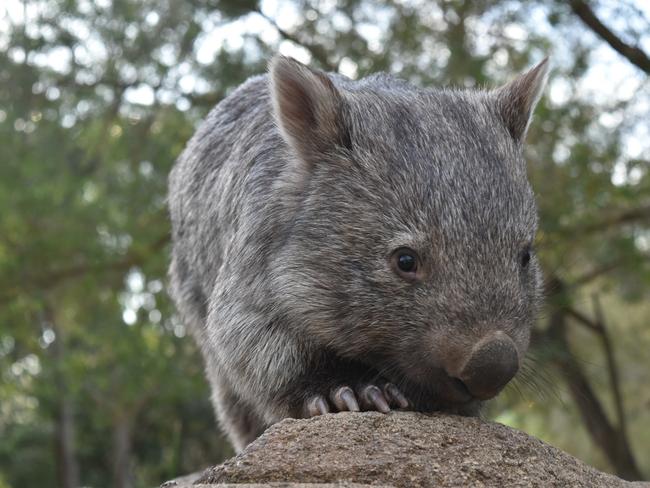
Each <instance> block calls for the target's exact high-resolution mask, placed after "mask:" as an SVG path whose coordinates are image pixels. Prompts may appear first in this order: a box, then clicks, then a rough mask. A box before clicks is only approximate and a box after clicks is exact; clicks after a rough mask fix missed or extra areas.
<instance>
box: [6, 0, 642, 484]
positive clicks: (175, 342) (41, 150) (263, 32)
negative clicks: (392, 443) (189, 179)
mask: <svg viewBox="0 0 650 488" xmlns="http://www.w3.org/2000/svg"><path fill="white" fill-rule="evenodd" d="M8 5H9V7H8V10H7V13H6V14H5V16H4V18H3V20H0V26H2V28H0V47H1V48H2V49H0V156H1V159H2V162H3V164H1V165H0V209H2V210H3V211H2V212H0V303H2V307H1V308H0V371H2V381H1V382H0V438H2V439H3V442H2V444H1V445H0V486H3V483H4V485H7V486H32V485H38V486H48V485H51V484H53V482H52V480H54V479H57V480H58V482H57V484H58V485H60V486H66V487H67V486H77V485H78V484H79V483H81V484H84V485H93V486H106V485H109V484H112V485H113V486H145V485H146V486H149V485H151V484H154V483H157V482H160V481H162V480H164V479H166V478H171V477H173V476H175V475H178V474H181V473H182V472H187V471H191V470H194V469H198V468H199V467H200V466H202V465H207V464H214V463H215V462H217V461H218V460H219V459H221V458H223V457H224V456H226V455H227V453H228V451H227V448H226V447H225V446H224V444H223V441H222V439H221V438H220V437H219V436H218V435H217V434H216V432H217V431H216V427H215V426H214V421H213V419H212V412H211V407H210V404H209V391H208V388H207V386H206V384H205V382H204V380H203V377H202V371H201V369H202V365H201V362H200V359H199V356H198V355H197V354H196V351H195V348H194V346H193V344H192V342H191V341H190V340H188V338H187V337H185V330H184V328H183V326H182V324H180V323H179V322H178V320H177V318H175V316H174V312H173V308H172V307H171V305H170V303H169V300H168V298H167V297H166V294H165V292H164V284H165V273H166V266H167V244H168V239H169V237H168V232H169V227H168V221H167V215H166V208H165V193H166V177H167V173H168V171H169V169H170V167H171V165H172V163H173V161H174V158H175V157H176V156H177V155H178V154H179V153H180V151H181V150H182V148H183V146H184V144H185V142H186V141H187V140H188V139H189V137H190V136H191V134H192V132H193V130H194V128H195V126H196V124H197V123H198V122H199V120H200V119H201V118H202V117H203V116H204V115H205V114H206V113H207V111H208V110H209V109H210V108H211V106H212V105H213V104H214V103H216V102H217V101H219V100H220V99H221V98H223V96H224V95H225V94H226V93H228V91H229V90H231V89H232V88H233V87H234V86H236V85H237V84H239V83H240V82H241V81H243V80H244V79H246V78H247V77H248V76H249V75H252V74H255V73H260V72H262V71H264V69H265V64H266V60H267V59H268V58H269V56H270V55H271V53H273V52H276V51H277V50H281V51H283V52H285V53H289V54H292V55H294V56H297V57H299V58H300V59H301V60H303V61H310V62H311V63H312V64H314V65H316V66H320V67H322V68H326V69H330V70H335V71H340V72H342V73H344V74H346V75H348V76H356V77H361V76H364V75H366V74H369V73H371V72H375V71H380V70H384V71H391V72H393V73H395V74H397V75H399V76H401V77H403V78H407V79H409V80H411V81H413V82H414V83H417V84H420V85H422V86H426V85H432V84H436V85H452V84H453V85H461V86H484V85H488V84H489V85H495V84H498V83H501V82H503V81H505V80H507V79H509V78H510V77H511V76H512V75H513V73H515V72H517V71H521V70H522V69H524V68H526V67H528V66H531V65H532V64H533V63H534V61H536V60H539V59H541V57H543V56H544V55H545V54H548V53H551V55H552V58H553V62H554V64H555V67H554V70H553V74H552V77H551V80H550V87H549V93H550V96H547V97H546V98H545V99H544V100H543V101H542V103H541V105H540V106H539V108H538V111H537V113H536V120H535V122H534V123H533V126H532V128H531V132H530V133H529V140H528V143H529V146H528V150H527V151H528V152H527V156H528V159H529V161H530V176H531V179H532V181H533V187H534V188H535V190H536V192H537V193H538V196H539V205H540V215H541V232H540V236H539V239H538V243H537V249H538V252H539V254H540V256H541V258H542V260H543V263H544V268H545V270H546V276H547V281H548V284H547V290H548V295H549V305H548V307H547V310H546V311H545V313H544V314H543V317H542V318H541V320H540V324H539V329H538V332H537V333H536V338H538V339H539V341H538V343H537V344H536V347H535V349H534V351H533V353H534V356H535V358H537V359H536V361H535V362H531V364H530V365H529V367H528V369H527V371H525V372H524V374H523V375H521V380H520V387H521V389H522V390H523V391H524V393H523V397H520V396H517V395H505V396H504V397H503V398H502V399H501V400H500V401H499V402H497V403H498V404H497V405H495V408H494V412H495V415H499V417H498V418H499V419H501V420H503V421H508V422H510V423H514V424H516V425H518V426H521V427H523V428H524V429H526V430H527V431H529V432H531V433H535V434H537V435H539V436H541V437H543V438H546V439H547V440H549V441H551V442H552V443H553V444H556V445H558V446H560V447H563V448H565V449H567V450H569V451H570V452H574V453H576V454H578V455H580V456H581V457H583V458H585V459H586V460H587V461H589V462H591V463H593V464H596V465H597V466H599V467H601V468H602V467H608V468H609V469H612V470H614V471H616V472H617V473H619V474H620V475H621V476H625V477H628V478H641V477H642V475H643V474H644V473H645V474H646V475H647V474H648V473H649V472H650V465H648V464H647V463H648V461H647V460H645V459H644V458H643V457H642V456H641V455H640V453H641V451H639V449H640V446H643V443H644V442H650V425H649V419H648V418H647V416H645V415H644V411H645V410H644V408H643V406H644V405H645V404H647V402H648V401H650V392H648V391H646V389H642V388H639V385H643V384H645V382H646V381H647V379H648V370H650V368H648V366H649V365H648V363H647V358H646V356H645V354H644V353H643V352H642V351H645V350H646V349H647V346H648V342H649V341H650V337H648V335H647V332H646V330H645V327H644V325H645V322H644V317H646V316H647V314H648V313H650V310H648V306H647V305H646V304H645V303H644V300H645V302H646V303H647V297H648V294H649V290H650V266H649V264H648V262H649V259H648V258H649V257H650V230H649V224H650V199H649V195H650V176H648V173H649V171H648V169H649V166H650V165H649V161H648V159H647V156H645V154H649V153H650V151H649V148H648V142H647V141H648V140H650V138H648V137H647V130H648V126H647V122H646V123H644V121H646V120H647V103H648V101H649V100H650V94H649V93H648V84H647V77H646V74H647V66H646V62H645V61H644V56H645V59H646V60H647V55H646V53H644V51H643V48H642V46H643V45H644V44H643V42H647V38H648V32H649V30H648V29H647V26H648V22H647V10H646V11H643V10H640V8H641V4H639V3H636V4H634V3H632V2H617V3H616V5H615V6H614V5H611V4H607V3H605V2H603V3H599V2H589V3H587V2H581V1H571V2H551V1H547V2H544V1H542V0H539V1H533V2H526V3H521V4H518V3H514V2H508V1H505V0H491V1H489V2H468V1H461V0H445V1H440V2H428V1H424V0H413V1H410V2H403V1H397V0H395V1H388V2H374V1H370V0H342V1H340V2H336V3H333V2H318V1H316V0H287V1H285V2H281V3H279V4H278V9H277V10H273V9H272V8H271V7H270V5H269V4H267V3H265V2H258V1H255V0H246V1H237V0H214V1H210V2H207V1H205V0H184V1H182V2H179V1H172V0H166V1H163V2H154V1H153V0H143V1H135V0H103V1H101V2H86V1H83V0H25V1H24V2H22V3H18V2H16V1H11V2H9V3H8ZM644 16H645V17H644ZM592 30H593V32H594V34H593V35H589V33H591V32H592ZM642 41H643V42H642ZM609 46H611V47H612V48H613V49H614V50H615V51H609ZM616 53H619V54H616ZM609 54H611V55H612V56H617V57H612V56H609ZM608 56H609V58H608V59H609V60H610V61H608V62H612V63H617V64H616V65H615V66H616V71H610V72H608V78H604V77H602V76H600V78H599V76H598V70H599V69H600V68H601V67H602V66H603V63H604V61H603V58H607V57H608ZM626 70H627V71H626ZM619 71H620V72H621V73H625V74H626V76H625V77H624V80H623V81H624V82H625V83H624V85H623V87H622V89H621V90H618V91H617V90H615V89H613V88H612V85H611V80H610V79H609V78H612V77H614V75H615V74H617V73H618V72H619ZM594 72H596V75H594ZM619 78H620V77H619ZM594 79H597V80H598V83H599V84H600V85H599V86H598V89H596V90H594V89H591V88H589V86H590V83H591V84H593V83H594V81H593V80H594ZM644 104H645V106H644ZM644 107H645V108H644ZM593 295H596V296H597V297H598V299H597V303H598V306H594V305H593V303H596V302H594V301H593V299H592V296H593ZM577 357H586V358H589V360H590V361H591V362H598V363H601V364H603V367H602V368H600V369H599V368H596V367H594V366H593V365H592V364H590V363H589V362H584V361H581V360H580V359H577ZM602 377H606V378H608V381H607V382H603V381H600V380H599V379H600V378H602ZM549 381H550V382H551V383H552V385H551V386H549V385H548V384H547V383H548V382H549ZM527 384H529V386H530V387H527V386H526V385H527ZM547 390H550V394H549V395H547V396H543V395H542V396H541V397H538V396H537V395H538V393H539V392H540V391H541V393H542V394H544V392H545V391H547ZM554 395H556V396H557V398H556V396H554ZM644 402H645V403H644ZM497 412H498V413H497ZM579 422H581V423H582V424H583V425H584V428H583V429H582V430H579V431H577V432H575V431H574V430H573V429H568V428H567V427H566V426H574V425H577V424H578V423H579ZM556 426H557V427H556ZM567 431H570V432H571V435H567V433H566V432H567ZM588 439H592V442H589V441H588ZM23 459H26V460H28V461H29V462H23V461H22V460H23ZM31 466H38V467H39V469H31V468H30V467H31ZM55 475H56V476H55Z"/></svg>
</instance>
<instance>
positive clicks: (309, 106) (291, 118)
mask: <svg viewBox="0 0 650 488" xmlns="http://www.w3.org/2000/svg"><path fill="white" fill-rule="evenodd" d="M269 73H270V78H271V98H272V100H273V112H274V114H275V118H276V120H277V123H278V126H279V128H280V131H281V133H282V136H283V137H284V139H285V141H286V142H287V143H288V144H289V146H291V147H292V148H293V149H294V150H295V151H296V152H297V153H298V155H299V156H300V157H301V159H302V160H303V161H305V162H307V163H308V164H314V163H315V162H316V161H317V159H318V155H319V154H322V153H323V152H326V151H327V150H329V149H331V148H332V147H333V146H343V147H348V148H349V146H350V138H349V135H348V132H347V130H346V127H345V124H344V122H343V116H342V115H343V103H344V102H343V98H342V96H341V94H340V93H339V91H338V90H337V89H336V87H335V86H334V84H333V83H332V81H331V80H330V79H329V77H328V76H327V75H326V74H325V73H323V72H322V71H314V70H311V69H309V68H307V67H306V66H304V65H303V64H301V63H299V62H298V61H295V60H293V59H291V58H287V57H284V56H276V57H274V58H273V59H272V60H271V62H270V64H269Z"/></svg>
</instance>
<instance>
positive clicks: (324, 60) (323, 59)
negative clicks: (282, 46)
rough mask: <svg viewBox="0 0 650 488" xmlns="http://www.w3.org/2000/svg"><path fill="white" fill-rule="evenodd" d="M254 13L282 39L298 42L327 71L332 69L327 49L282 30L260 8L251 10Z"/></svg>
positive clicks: (333, 67)
mask: <svg viewBox="0 0 650 488" xmlns="http://www.w3.org/2000/svg"><path fill="white" fill-rule="evenodd" d="M253 12H255V13H256V14H258V15H260V16H261V17H262V18H264V20H266V21H267V22H268V23H269V24H271V25H272V26H273V27H274V28H275V30H277V31H278V34H280V35H281V36H282V37H283V38H284V39H286V40H287V41H291V42H293V43H294V44H298V45H299V46H302V47H304V48H305V49H307V51H309V53H310V54H311V55H312V56H313V57H314V59H316V60H317V61H318V62H319V63H320V64H321V66H322V67H323V68H324V69H326V70H328V71H334V70H335V66H333V65H332V64H331V63H330V62H329V59H328V57H327V51H325V49H323V47H322V46H319V45H318V44H313V43H310V42H307V41H304V40H301V39H299V38H298V37H297V36H295V35H293V34H292V33H290V32H287V31H286V30H284V29H283V28H282V27H280V26H279V25H278V24H277V22H276V21H275V20H273V19H272V18H271V17H269V16H268V15H266V14H265V13H264V12H262V10H261V9H259V8H258V9H255V10H253Z"/></svg>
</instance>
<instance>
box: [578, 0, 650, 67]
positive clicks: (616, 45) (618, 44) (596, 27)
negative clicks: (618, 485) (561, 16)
mask: <svg viewBox="0 0 650 488" xmlns="http://www.w3.org/2000/svg"><path fill="white" fill-rule="evenodd" d="M569 4H570V6H571V10H573V13H575V14H576V15H577V16H578V17H580V19H581V20H582V22H583V23H584V24H585V25H586V26H587V27H589V28H590V29H591V30H592V31H593V32H594V33H595V34H596V35H598V36H599V37H600V38H601V39H603V40H604V41H605V42H606V43H607V44H609V45H610V46H611V47H612V49H614V50H615V51H616V52H618V53H619V54H621V55H622V56H624V57H625V58H627V60H628V61H629V62H630V63H632V64H634V65H635V66H636V67H637V68H639V69H641V70H643V71H645V72H646V73H649V74H650V57H648V55H647V54H646V53H645V52H644V51H643V50H642V49H641V48H639V47H636V46H631V45H629V44H627V43H625V42H623V40H622V39H621V38H620V37H618V36H617V35H616V34H614V32H613V31H612V30H611V29H610V28H609V27H607V26H606V25H605V24H603V23H602V22H601V20H600V19H599V18H598V17H597V16H596V14H595V13H594V11H593V10H592V9H591V7H590V6H589V5H588V4H587V2H585V1H584V0H570V2H569Z"/></svg>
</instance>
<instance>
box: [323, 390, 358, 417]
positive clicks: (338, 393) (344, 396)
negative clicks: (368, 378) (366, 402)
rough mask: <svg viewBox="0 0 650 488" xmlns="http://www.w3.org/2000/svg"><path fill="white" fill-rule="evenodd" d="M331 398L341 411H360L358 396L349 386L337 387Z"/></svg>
mask: <svg viewBox="0 0 650 488" xmlns="http://www.w3.org/2000/svg"><path fill="white" fill-rule="evenodd" d="M330 398H331V400H332V403H334V405H335V406H336V408H337V409H338V410H339V412H345V411H349V412H358V411H359V410H361V409H360V408H359V403H358V402H357V397H356V396H355V394H354V391H353V390H352V388H350V387H349V386H341V387H340V388H337V389H336V390H334V391H333V392H332V394H331V395H330Z"/></svg>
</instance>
